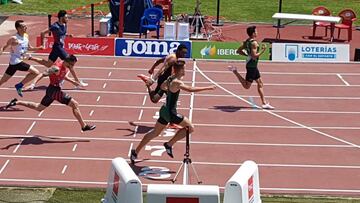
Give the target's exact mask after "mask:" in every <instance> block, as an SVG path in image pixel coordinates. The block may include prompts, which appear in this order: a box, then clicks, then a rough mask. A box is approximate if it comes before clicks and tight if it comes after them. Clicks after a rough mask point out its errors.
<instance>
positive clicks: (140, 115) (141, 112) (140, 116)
mask: <svg viewBox="0 0 360 203" xmlns="http://www.w3.org/2000/svg"><path fill="white" fill-rule="evenodd" d="M143 113H144V110H143V109H141V110H140V114H139V117H138V120H141V118H142V115H143Z"/></svg>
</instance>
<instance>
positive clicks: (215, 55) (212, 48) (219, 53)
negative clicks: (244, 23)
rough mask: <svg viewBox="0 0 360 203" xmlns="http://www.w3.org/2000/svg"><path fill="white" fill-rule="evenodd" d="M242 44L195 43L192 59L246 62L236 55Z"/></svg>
mask: <svg viewBox="0 0 360 203" xmlns="http://www.w3.org/2000/svg"><path fill="white" fill-rule="evenodd" d="M240 45H241V44H239V43H236V42H193V43H192V53H193V54H192V57H193V58H196V59H232V60H241V59H242V60H244V59H245V57H244V56H240V55H239V54H237V53H236V50H237V49H238V48H239V46H240Z"/></svg>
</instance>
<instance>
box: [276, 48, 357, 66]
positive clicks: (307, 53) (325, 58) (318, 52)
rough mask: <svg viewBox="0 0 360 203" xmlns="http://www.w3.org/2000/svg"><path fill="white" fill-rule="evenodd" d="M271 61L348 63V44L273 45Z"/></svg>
mask: <svg viewBox="0 0 360 203" xmlns="http://www.w3.org/2000/svg"><path fill="white" fill-rule="evenodd" d="M272 61H280V62H329V63H333V62H349V61H350V47H349V44H296V43H273V44H272Z"/></svg>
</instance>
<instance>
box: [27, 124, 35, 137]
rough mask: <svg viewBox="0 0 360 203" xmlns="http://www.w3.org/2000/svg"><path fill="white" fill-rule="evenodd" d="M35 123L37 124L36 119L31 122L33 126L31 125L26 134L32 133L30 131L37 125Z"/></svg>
mask: <svg viewBox="0 0 360 203" xmlns="http://www.w3.org/2000/svg"><path fill="white" fill-rule="evenodd" d="M35 124H36V121H34V122H33V123H32V124H31V126H30V127H29V129H28V130H27V131H26V134H29V133H30V131H31V130H32V129H33V127H34V126H35Z"/></svg>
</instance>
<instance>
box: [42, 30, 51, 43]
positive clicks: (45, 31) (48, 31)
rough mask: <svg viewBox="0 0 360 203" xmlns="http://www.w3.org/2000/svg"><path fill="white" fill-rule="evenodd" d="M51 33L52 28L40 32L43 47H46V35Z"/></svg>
mask: <svg viewBox="0 0 360 203" xmlns="http://www.w3.org/2000/svg"><path fill="white" fill-rule="evenodd" d="M49 33H51V30H50V29H46V30H44V31H42V32H41V33H40V43H41V45H42V46H43V47H45V44H44V39H45V35H46V34H49Z"/></svg>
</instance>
